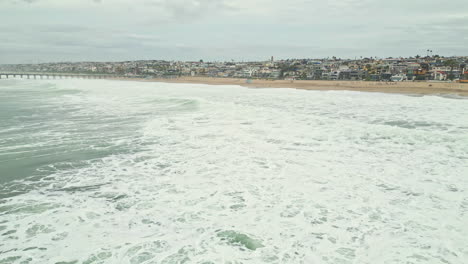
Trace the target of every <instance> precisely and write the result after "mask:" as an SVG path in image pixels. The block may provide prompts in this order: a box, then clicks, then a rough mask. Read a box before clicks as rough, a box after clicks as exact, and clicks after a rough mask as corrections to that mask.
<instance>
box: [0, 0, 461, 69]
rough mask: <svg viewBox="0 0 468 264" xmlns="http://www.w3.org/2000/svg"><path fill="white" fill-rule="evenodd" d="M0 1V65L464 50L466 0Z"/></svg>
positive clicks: (459, 52) (397, 53) (379, 54)
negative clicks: (30, 62) (63, 61)
mask: <svg viewBox="0 0 468 264" xmlns="http://www.w3.org/2000/svg"><path fill="white" fill-rule="evenodd" d="M402 7H403V8H402ZM0 8H1V10H2V24H0V39H1V40H2V42H0V63H17V62H23V61H30V60H36V61H49V60H50V61H54V60H87V59H89V58H93V59H94V60H125V59H136V58H137V59H158V58H163V59H190V60H192V59H200V58H204V59H213V60H215V59H217V60H223V59H227V60H229V59H242V60H249V59H262V58H265V57H269V56H271V55H274V56H275V57H285V58H286V57H327V56H340V57H355V56H400V55H415V54H417V53H423V52H424V50H426V49H428V48H430V49H433V50H434V52H437V53H440V54H441V55H443V54H442V53H445V54H447V55H453V54H461V55H462V54H466V53H468V50H467V49H468V48H467V46H466V43H467V39H466V37H464V36H468V28H467V27H468V26H467V25H468V11H466V10H468V1H466V0H452V1H450V2H447V1H445V2H437V1H429V2H428V1H427V0H424V1H423V0H413V1H409V2H408V1H405V0H394V1H383V0H329V1H318V0H289V1H283V0H256V1H252V0H112V1H105V0H67V1H63V0H0ZM25 54H28V55H25Z"/></svg>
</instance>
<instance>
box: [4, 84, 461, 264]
mask: <svg viewBox="0 0 468 264" xmlns="http://www.w3.org/2000/svg"><path fill="white" fill-rule="evenodd" d="M467 114H468V100H467V99H466V98H462V97H456V96H452V97H443V96H435V95H433V96H408V95H398V94H383V93H363V92H350V91H301V90H293V89H247V88H242V87H238V86H210V85H200V84H196V85H195V84H166V83H151V82H131V81H110V80H19V79H16V80H15V79H8V80H5V79H3V80H0V263H3V264H6V263H21V264H26V263H55V264H59V263H61V264H64V263H69V264H70V263H83V264H91V263H95V264H97V263H131V264H136V263H145V264H149V263H161V264H169V263H198V264H202V263H203V264H209V263H213V264H214V263H231V264H234V263H237V264H239V263H304V264H309V263H329V264H336V263H339V264H344V263H356V264H357V263H359V264H363V263H369V264H375V263H460V264H462V263H468V116H467Z"/></svg>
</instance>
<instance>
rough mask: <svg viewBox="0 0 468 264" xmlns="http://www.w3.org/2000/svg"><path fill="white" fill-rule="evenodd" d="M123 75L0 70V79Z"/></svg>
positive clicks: (94, 77)
mask: <svg viewBox="0 0 468 264" xmlns="http://www.w3.org/2000/svg"><path fill="white" fill-rule="evenodd" d="M122 77H125V76H118V75H110V74H73V73H24V72H0V79H9V78H21V79H72V78H74V79H110V78H122Z"/></svg>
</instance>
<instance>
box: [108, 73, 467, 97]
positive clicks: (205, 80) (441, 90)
mask: <svg viewBox="0 0 468 264" xmlns="http://www.w3.org/2000/svg"><path fill="white" fill-rule="evenodd" d="M113 80H129V81H144V82H164V83H192V84H208V85H240V86H243V87H248V88H293V89H301V90H318V91H320V90H322V91H329V90H335V91H337V90H347V91H360V92H379V93H399V94H420V95H431V94H456V95H460V96H468V84H463V83H455V82H368V81H325V80H294V81H290V80H265V79H252V80H251V82H247V81H246V79H237V78H216V77H178V78H151V79H141V78H115V79H113Z"/></svg>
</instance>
